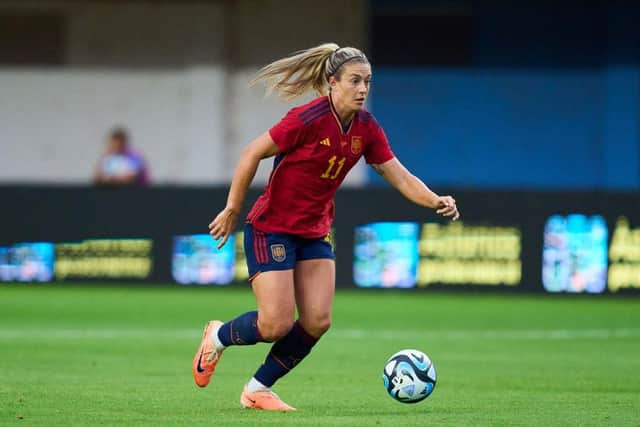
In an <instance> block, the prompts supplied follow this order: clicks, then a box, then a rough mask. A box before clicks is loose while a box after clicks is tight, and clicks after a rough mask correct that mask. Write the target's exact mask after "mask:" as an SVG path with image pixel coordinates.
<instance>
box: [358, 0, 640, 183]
mask: <svg viewBox="0 0 640 427" xmlns="http://www.w3.org/2000/svg"><path fill="white" fill-rule="evenodd" d="M472 6H473V7H472ZM409 10H413V12H414V13H413V17H412V14H410V13H408V11H409ZM398 16H400V17H401V19H398V18H397V17H398ZM415 16H417V18H415ZM410 19H418V20H422V21H425V22H427V21H428V22H434V23H435V24H437V23H440V22H451V25H449V26H444V28H440V29H439V30H438V28H439V27H437V25H434V27H436V29H434V30H432V31H440V33H437V34H435V33H434V34H432V33H430V32H429V30H428V29H424V30H423V31H413V29H412V28H411V27H409V29H405V28H404V27H402V26H397V27H392V25H394V23H395V24H396V25H398V24H397V23H403V22H407V20H410ZM429 20H430V21H429ZM639 21H640V5H638V4H636V3H633V2H624V1H623V2H593V3H589V4H588V5H587V4H585V3H584V2H580V1H573V0H571V1H566V2H561V3H558V2H555V3H554V2H539V1H529V0H526V1H520V2H505V1H501V0H489V1H483V2H465V1H456V0H449V1H441V2H435V1H434V2H419V1H413V0H401V1H395V2H392V1H389V0H373V22H374V24H377V25H374V27H373V31H372V39H373V43H374V44H373V48H372V51H373V54H374V63H376V57H375V55H376V53H378V58H380V60H379V61H377V63H376V64H375V65H376V67H375V70H376V73H375V74H376V76H375V85H374V91H373V110H374V112H375V113H376V116H377V117H378V119H379V121H380V122H381V123H382V124H383V126H384V127H385V129H386V130H387V133H388V135H389V137H390V139H391V141H392V144H393V147H394V150H395V152H396V153H397V154H398V156H399V157H400V159H401V160H403V161H404V162H406V163H407V165H408V166H409V168H410V169H412V170H414V171H416V172H417V173H418V174H419V175H421V176H423V177H424V178H425V179H427V180H428V181H429V182H431V183H434V184H438V185H448V186H460V185H464V186H467V187H469V186H470V187H474V188H490V189H491V188H514V189H517V188H522V187H525V188H531V189H541V188H549V189H560V190H562V189H583V190H592V189H623V190H633V189H635V190H637V189H640V53H639V51H638V48H637V46H638V44H639V43H640V33H639V32H638V31H637V23H638V22H639ZM453 24H456V25H457V26H456V25H453ZM449 27H452V28H455V29H456V31H455V32H448V30H447V28H449ZM409 32H411V34H412V35H413V37H412V40H414V41H413V42H411V41H410V42H409V43H413V44H412V45H411V46H413V48H415V49H420V50H419V52H421V54H420V55H414V56H411V55H409V56H407V55H404V56H403V55H386V56H385V55H384V52H381V53H380V52H379V50H380V49H379V48H378V47H377V45H376V42H377V43H378V44H379V45H382V46H387V45H391V46H393V45H397V46H400V45H402V41H403V40H407V35H408V34H409ZM436 36H437V37H436ZM421 37H422V38H421ZM406 49H412V47H408V48H406ZM425 57H426V58H431V59H429V61H430V62H429V65H427V66H425V65H421V64H420V62H419V61H421V60H424V58H425ZM400 61H403V62H402V63H399V62H400ZM438 61H440V62H438ZM370 179H371V180H372V181H374V182H377V183H380V182H381V180H380V178H379V177H378V176H376V175H375V174H374V173H370Z"/></svg>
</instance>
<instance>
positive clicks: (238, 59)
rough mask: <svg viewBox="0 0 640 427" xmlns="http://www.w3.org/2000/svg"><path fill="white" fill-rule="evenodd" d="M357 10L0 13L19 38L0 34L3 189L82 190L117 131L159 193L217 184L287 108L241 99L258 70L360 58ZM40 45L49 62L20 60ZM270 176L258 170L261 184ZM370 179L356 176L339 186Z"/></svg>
mask: <svg viewBox="0 0 640 427" xmlns="http://www.w3.org/2000/svg"><path fill="white" fill-rule="evenodd" d="M364 7H365V1H364V0H349V1H346V2H344V4H343V8H341V9H340V10H337V9H336V10H334V9H332V8H327V7H326V6H325V5H323V4H319V3H317V2H313V1H310V0H303V1H300V2H296V7H295V8H292V7H291V4H290V2H287V1H283V0H269V1H264V2H254V1H249V0H246V1H234V2H180V1H167V2H120V1H87V2H77V1H46V2H23V1H12V0H9V1H5V2H2V4H0V19H5V20H4V21H0V23H2V22H8V23H16V22H18V23H20V25H21V28H23V29H25V28H26V29H27V30H24V31H23V30H20V29H17V30H16V29H14V30H11V28H14V26H13V25H9V26H7V27H6V28H0V37H4V39H5V40H10V41H11V43H8V42H7V43H6V44H7V46H12V48H11V49H9V50H10V51H11V52H14V53H15V55H14V56H12V59H8V58H2V59H0V87H1V88H2V91H3V93H2V97H0V117H3V134H2V135H1V136H0V182H48V183H76V184H77V183H86V182H88V181H90V180H91V179H92V176H93V168H94V165H95V163H96V161H97V158H98V156H99V154H100V152H101V151H102V149H103V147H104V137H105V135H106V133H107V132H108V130H109V129H110V128H111V127H112V126H114V125H123V126H125V127H127V128H128V129H129V130H130V132H131V135H132V139H133V143H134V145H135V146H136V147H138V148H139V149H140V151H142V152H143V154H144V155H145V156H146V157H147V158H148V160H149V164H150V167H151V174H152V180H153V182H154V183H156V184H166V183H172V184H211V183H226V182H228V181H229V180H230V178H231V175H232V173H233V165H234V164H235V162H236V160H237V158H238V157H239V155H240V152H241V151H242V148H243V147H244V146H245V145H246V144H247V143H249V142H250V141H251V140H252V139H253V138H255V137H256V136H258V135H259V134H261V133H262V132H264V131H266V130H267V129H268V128H269V127H270V126H271V125H273V124H274V123H275V122H277V121H278V120H279V119H280V118H281V117H282V116H283V115H284V114H285V112H286V111H287V110H288V108H290V106H291V103H286V102H281V101H279V100H277V99H273V98H270V99H264V96H263V95H264V91H263V90H262V89H261V88H259V87H256V88H253V89H249V88H248V87H247V86H248V83H249V81H250V80H251V78H252V77H253V76H254V74H255V72H256V70H257V69H258V68H259V67H260V66H261V65H264V64H265V63H266V62H267V61H270V60H273V59H276V58H279V57H281V56H282V55H285V54H287V53H289V52H291V51H294V50H298V49H301V48H304V47H308V46H312V45H315V44H319V43H321V42H326V41H337V42H338V43H341V44H353V45H357V46H362V45H363V44H364V43H365V35H366V31H365V25H366V22H365V16H366V14H365V13H364V12H363V9H364ZM346 16H349V18H348V19H347V18H346ZM42 28H45V29H46V28H49V29H50V30H51V32H52V33H54V34H40V33H39V29H42ZM29 29H31V30H33V31H31V34H30V32H29V31H28V30H29ZM12 31H13V32H12ZM43 31H44V30H43ZM34 34H36V35H34ZM37 34H40V36H41V37H42V38H43V40H39V39H38V35H37ZM18 35H21V36H19V37H17V36H18ZM292 35H294V36H292ZM53 36H57V37H53ZM50 40H57V44H56V43H54V42H51V43H50V45H49V44H47V43H49V41H50ZM45 41H47V43H45ZM41 42H42V43H45V44H47V46H48V48H49V50H45V51H43V52H42V53H41V55H40V56H35V57H30V56H29V55H25V54H24V52H27V51H30V50H33V47H34V46H37V45H39V44H42V43H41ZM3 46H4V45H3ZM5 48H6V47H5ZM11 61H13V62H11ZM269 172H270V165H264V166H263V167H261V168H260V170H259V172H258V174H257V177H256V185H260V184H262V183H264V182H265V181H266V179H267V178H268V175H269ZM365 179H366V169H365V168H364V167H363V166H362V165H360V166H359V167H357V168H356V169H355V170H354V171H353V173H352V174H351V175H350V177H349V178H348V180H347V185H359V184H361V183H362V182H363V181H364V180H365Z"/></svg>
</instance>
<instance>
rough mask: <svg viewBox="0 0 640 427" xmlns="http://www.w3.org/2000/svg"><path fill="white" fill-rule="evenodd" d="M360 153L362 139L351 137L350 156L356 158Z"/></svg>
mask: <svg viewBox="0 0 640 427" xmlns="http://www.w3.org/2000/svg"><path fill="white" fill-rule="evenodd" d="M361 152H362V137H361V136H352V137H351V154H353V155H354V156H357V155H358V154H360V153H361Z"/></svg>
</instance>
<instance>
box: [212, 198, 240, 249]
mask: <svg viewBox="0 0 640 427" xmlns="http://www.w3.org/2000/svg"><path fill="white" fill-rule="evenodd" d="M237 222H238V213H237V212H236V211H234V210H233V209H230V208H228V207H227V208H224V209H223V210H222V211H221V212H220V213H219V214H218V216H216V217H215V219H214V220H213V221H211V224H209V234H211V236H212V237H213V238H214V239H215V240H220V238H222V240H221V241H220V243H219V244H218V249H220V248H222V247H223V246H224V244H225V243H227V240H229V236H230V235H231V233H233V230H234V229H235V228H236V224H237Z"/></svg>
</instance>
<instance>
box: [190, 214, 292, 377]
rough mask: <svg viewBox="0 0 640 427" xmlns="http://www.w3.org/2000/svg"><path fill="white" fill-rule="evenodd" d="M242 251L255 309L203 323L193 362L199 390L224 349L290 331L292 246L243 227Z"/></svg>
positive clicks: (277, 237) (284, 239)
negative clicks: (202, 332)
mask: <svg viewBox="0 0 640 427" xmlns="http://www.w3.org/2000/svg"><path fill="white" fill-rule="evenodd" d="M272 247H273V248H275V249H271V248H272ZM269 251H271V252H272V254H271V256H270V254H269ZM245 252H246V255H247V264H248V266H249V274H250V277H251V279H250V280H251V282H252V285H253V290H254V294H255V296H256V300H257V303H258V310H257V311H255V310H253V311H249V312H246V313H244V314H241V315H240V316H238V317H236V318H235V319H232V320H230V321H228V322H226V323H223V322H220V321H218V320H213V321H210V322H209V323H208V324H207V326H206V327H205V332H204V335H203V338H202V342H201V343H200V347H199V349H198V351H197V352H196V355H195V357H194V360H193V376H194V380H195V382H196V384H197V385H198V386H200V387H205V386H206V385H208V384H209V381H210V378H211V375H212V374H213V372H214V371H215V368H216V366H217V364H218V361H219V360H220V357H221V356H222V352H223V351H224V349H225V348H226V347H228V346H232V345H253V344H256V343H258V342H272V341H276V340H277V339H279V338H281V337H282V336H283V335H285V334H286V333H287V332H289V330H290V329H291V325H292V323H293V318H294V313H295V296H294V295H295V294H294V288H293V266H294V265H295V245H294V244H293V243H292V242H290V241H288V238H287V236H286V235H265V234H263V233H260V232H258V231H255V230H254V229H253V227H251V226H250V225H247V226H246V227H245ZM287 252H289V254H287ZM287 255H289V256H287Z"/></svg>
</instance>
